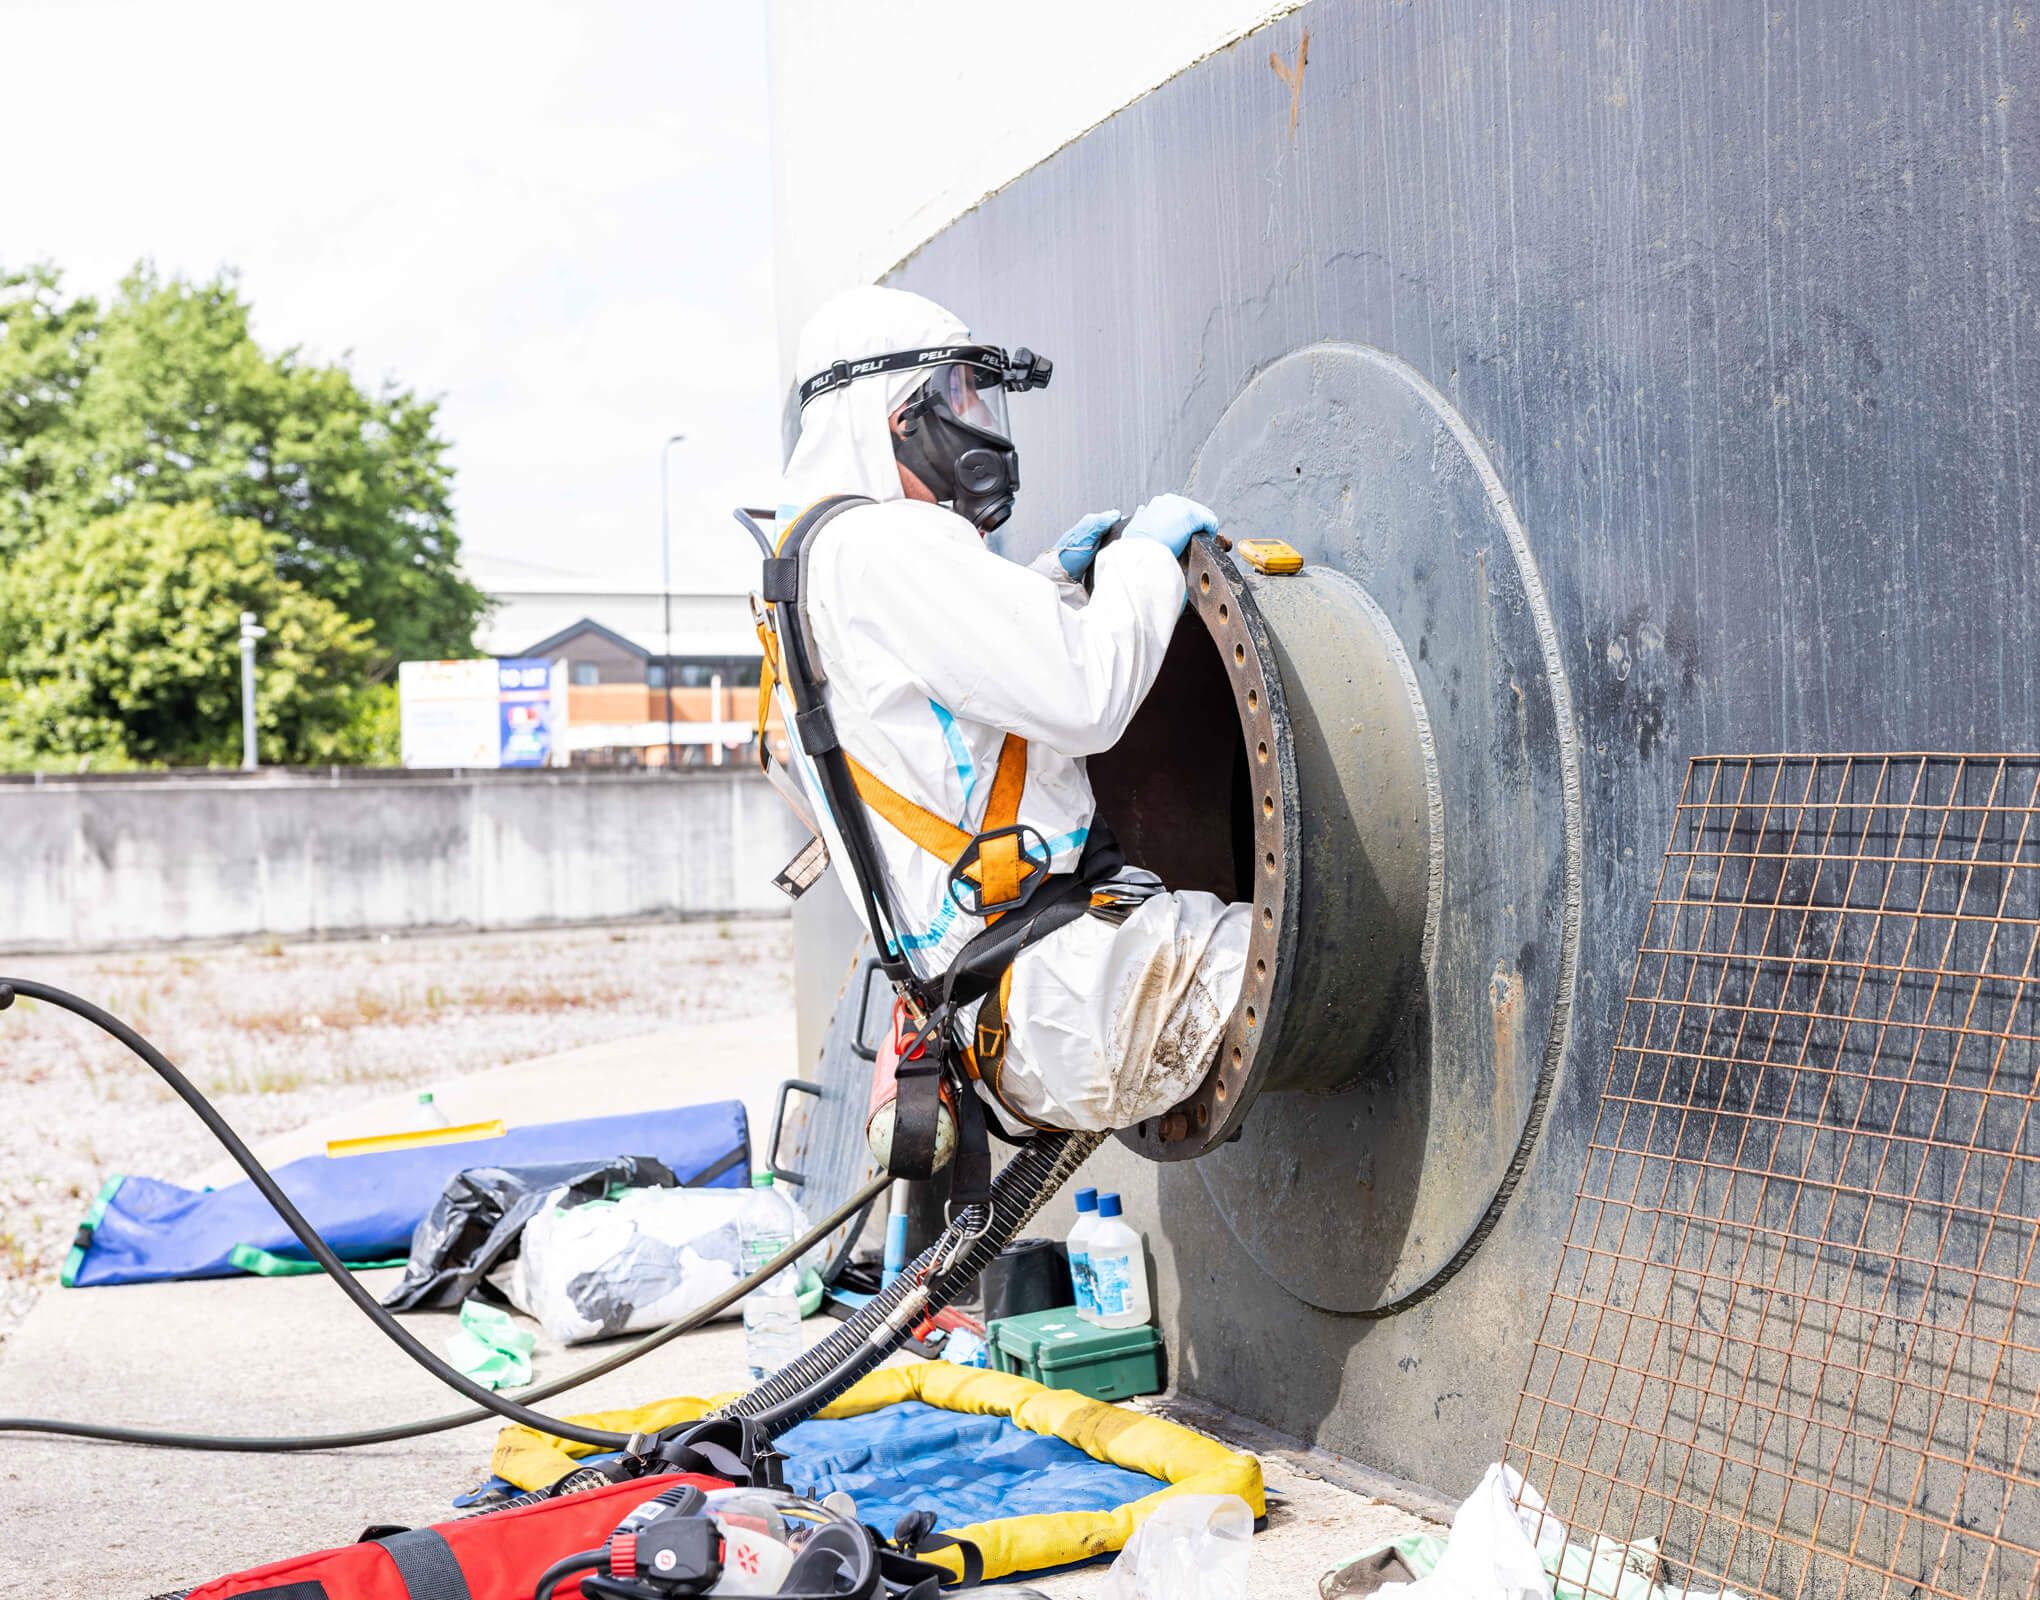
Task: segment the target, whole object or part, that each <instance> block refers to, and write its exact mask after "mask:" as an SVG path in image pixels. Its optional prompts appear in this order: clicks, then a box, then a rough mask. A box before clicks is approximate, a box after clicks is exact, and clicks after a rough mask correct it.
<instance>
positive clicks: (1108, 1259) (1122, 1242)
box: [1078, 1194, 1154, 1328]
mask: <svg viewBox="0 0 2040 1600" xmlns="http://www.w3.org/2000/svg"><path fill="white" fill-rule="evenodd" d="M1119 1209H1120V1207H1119V1196H1118V1195H1116V1194H1105V1195H1100V1196H1099V1197H1098V1221H1097V1224H1096V1226H1095V1227H1094V1228H1093V1229H1092V1231H1091V1235H1090V1237H1089V1238H1088V1239H1086V1240H1085V1242H1084V1250H1085V1264H1086V1266H1087V1267H1088V1268H1089V1277H1090V1279H1091V1296H1092V1303H1091V1306H1090V1307H1089V1308H1088V1309H1086V1308H1084V1307H1081V1306H1080V1307H1079V1308H1078V1315H1079V1316H1081V1317H1083V1318H1084V1319H1085V1320H1086V1321H1089V1322H1095V1323H1096V1324H1097V1325H1098V1326H1099V1327H1101V1328H1138V1327H1140V1326H1141V1325H1142V1324H1143V1323H1145V1322H1146V1321H1147V1320H1148V1319H1149V1317H1151V1316H1152V1315H1153V1313H1154V1307H1153V1306H1152V1305H1150V1304H1149V1302H1148V1277H1147V1246H1146V1245H1144V1244H1143V1243H1142V1242H1141V1237H1140V1235H1139V1234H1137V1233H1135V1232H1134V1231H1133V1229H1132V1228H1130V1227H1128V1226H1127V1225H1126V1224H1125V1223H1124V1222H1122V1221H1121V1220H1120V1216H1119Z"/></svg>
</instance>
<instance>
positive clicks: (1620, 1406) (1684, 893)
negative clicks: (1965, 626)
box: [1508, 755, 2040, 1600]
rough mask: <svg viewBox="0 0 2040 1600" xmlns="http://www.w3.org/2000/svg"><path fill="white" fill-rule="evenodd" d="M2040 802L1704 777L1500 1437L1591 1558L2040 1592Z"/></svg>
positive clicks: (1890, 762) (1746, 764) (1973, 776)
mask: <svg viewBox="0 0 2040 1600" xmlns="http://www.w3.org/2000/svg"><path fill="white" fill-rule="evenodd" d="M2036 804H2040V758H2035V757H1995V756H1992V757H1982V756H1931V755H1910V756H1826V757H1797V756H1790V757H1737V758H1708V759H1703V760H1699V761H1696V762H1694V763H1693V765H1692V767H1691V768H1690V770H1689V772H1688V774H1687V780H1686V787H1685V791H1684V793H1683V795H1682V797H1681V799H1680V803H1679V808H1678V813H1677V818H1676V821H1675V823H1674V827H1673V835H1672V840H1671V844H1670V847H1669V848H1668V850H1667V852H1666V856H1665V863H1664V869H1663V873H1662V876H1661V878H1660V881H1659V886H1658V890H1657V894H1656V896H1655V899H1654V901H1653V904H1652V910H1651V916H1650V921H1649V925H1648V931H1647V932H1646V934H1645V936H1644V939H1643V943H1642V947H1641V949H1640V951H1639V954H1638V959H1637V964H1636V969H1635V974H1634V978H1633V980H1632V984H1631V991H1630V996H1629V1000H1628V1004H1627V1006H1626V1009H1625V1012H1624V1016H1623V1023H1622V1030H1621V1034H1620V1036H1619V1039H1618V1042H1617V1045H1616V1048H1615V1053H1614V1063H1613V1067H1612V1069H1611V1071H1610V1074H1609V1078H1608V1083H1607V1087H1606V1091H1605V1093H1604V1094H1603V1096H1602V1100H1601V1105H1600V1111H1599V1115H1598V1118H1597V1121H1596V1127H1595V1131H1594V1135H1593V1139H1592V1142H1591V1146H1590V1149H1589V1153H1588V1160H1587V1167H1586V1171H1585V1174H1584V1176H1583V1178H1582V1181H1581V1185H1580V1192H1579V1196H1578V1199H1577V1200H1576V1202H1575V1204H1574V1210H1573V1217H1572V1222H1571V1225H1570V1229H1569V1233H1568V1237H1567V1240H1566V1245H1565V1250H1564V1254H1563V1256H1562V1258H1561V1262H1560V1266H1559V1272H1558V1281H1557V1283H1556V1285H1555V1287H1554V1289H1553V1291H1552V1296H1551V1301H1550V1303H1549V1305H1548V1306H1547V1307H1546V1310H1545V1316H1544V1322H1543V1326H1542V1328H1541V1330H1540V1331H1539V1334H1538V1337H1537V1342H1536V1346H1535V1350H1534V1353H1533V1356H1532V1360H1531V1366H1530V1372H1529V1375H1528V1377H1527V1379H1526V1380H1525V1385H1524V1392H1523V1398H1522V1400H1521V1402H1520V1404H1519V1407H1518V1410H1517V1415H1516V1420H1515V1423H1514V1425H1513V1427H1512V1429H1511V1437H1510V1443H1509V1447H1508V1459H1509V1461H1510V1463H1511V1464H1512V1465H1513V1466H1515V1467H1516V1468H1517V1469H1518V1470H1519V1471H1521V1472H1522V1473H1523V1474H1524V1476H1525V1477H1526V1478H1527V1479H1528V1480H1529V1482H1530V1484H1531V1485H1532V1486H1533V1487H1535V1488H1536V1489H1538V1490H1539V1491H1540V1492H1541V1493H1542V1494H1543V1495H1544V1496H1545V1497H1546V1501H1547V1504H1548V1506H1549V1509H1550V1512H1551V1513H1552V1514H1553V1515H1555V1516H1557V1517H1559V1518H1560V1519H1562V1520H1563V1521H1564V1522H1565V1523H1566V1524H1567V1526H1568V1527H1569V1528H1570V1529H1571V1530H1572V1536H1573V1539H1574V1541H1575V1543H1584V1542H1586V1541H1587V1540H1588V1539H1589V1538H1591V1536H1592V1535H1594V1534H1596V1533H1599V1534H1601V1535H1603V1536H1604V1537H1607V1538H1610V1539H1615V1540H1621V1541H1625V1542H1626V1541H1633V1540H1644V1539H1649V1540H1654V1541H1656V1543H1657V1545H1658V1547H1659V1550H1660V1551H1661V1552H1662V1556H1663V1565H1662V1567H1661V1568H1660V1569H1659V1571H1658V1576H1659V1577H1660V1578H1662V1579H1663V1580H1664V1581H1666V1582H1668V1583H1671V1584H1674V1585H1679V1584H1684V1585H1690V1586H1692V1587H1694V1588H1696V1589H1701V1590H1711V1589H1716V1588H1721V1587H1730V1588H1733V1589H1735V1590H1738V1591H1740V1592H1741V1593H1743V1594H1746V1595H1768V1596H1776V1597H1778V1600H1788V1597H1789V1600H1814V1597H1819V1600H1829V1597H1832V1596H1848V1597H1852V1600H1853V1597H1857V1596H1863V1597H1868V1596H1880V1597H1881V1596H1893V1597H1897V1596H1906V1597H1913V1596H1921V1597H1925V1596H1948V1597H1951V1600H1954V1597H1961V1600H1968V1597H1971V1596H1992V1597H2005V1600H2012V1597H2018V1600H2034V1597H2035V1596H2036V1592H2040V1440H2036V1439H2035V1438H2034V1421H2035V1416H2036V1411H2040V1281H2036V1267H2040V1263H2036V1261H2035V1258H2034V1251H2035V1246H2036V1242H2040V1128H2036V1126H2035V1115H2034V1111H2035V1092H2036V1091H2035V1071H2036V1067H2040V967H2036V944H2040V814H2036ZM1613 1588H1614V1584H1613V1583H1604V1582H1601V1581H1597V1582H1596V1583H1594V1584H1592V1585H1590V1591H1591V1592H1605V1591H1606V1590H1611V1589H1613Z"/></svg>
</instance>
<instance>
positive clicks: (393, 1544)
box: [373, 1528, 474, 1600]
mask: <svg viewBox="0 0 2040 1600" xmlns="http://www.w3.org/2000/svg"><path fill="white" fill-rule="evenodd" d="M373 1542H374V1543H376V1544H379V1545H381V1546H382V1547H383V1548H384V1549H385V1550H387V1551H388V1552H389V1554H390V1559H391V1560H392V1561H394V1562H395V1563H396V1564H397V1576H398V1577H400V1578H402V1579H403V1580H404V1591H405V1593H407V1594H408V1595H410V1597H411V1600H474V1597H473V1595H472V1594H470V1593H469V1590H468V1583H467V1575H466V1574H465V1573H464V1572H462V1571H461V1570H460V1561H459V1558H458V1557H456V1556H455V1555H454V1553H453V1546H452V1545H450V1544H448V1543H447V1542H446V1537H445V1535H443V1534H441V1533H440V1532H439V1531H438V1530H437V1529H434V1528H412V1529H410V1530H409V1531H408V1532H405V1533H391V1534H385V1535H384V1536H383V1537H382V1538H380V1539H377V1540H375V1541H373Z"/></svg>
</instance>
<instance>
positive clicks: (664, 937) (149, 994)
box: [0, 918, 793, 1341]
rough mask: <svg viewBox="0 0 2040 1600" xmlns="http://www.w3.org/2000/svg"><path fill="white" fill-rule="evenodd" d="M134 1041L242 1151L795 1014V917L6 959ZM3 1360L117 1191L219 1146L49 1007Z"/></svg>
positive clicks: (11, 1085)
mask: <svg viewBox="0 0 2040 1600" xmlns="http://www.w3.org/2000/svg"><path fill="white" fill-rule="evenodd" d="M0 972H4V973H5V974H7V975H9V976H14V977H23V978H39V979H41V980H42V981H44V982H46V983H53V984H58V985H61V986H62V987H64V988H66V989H70V990H72V991H74V992H75V993H78V994H80V995H83V996H84V997H85V998H86V999H88V1000H92V1001H94V1002H96V1003H98V1004H99V1005H102V1006H104V1007H105V1008H106V1009H107V1010H109V1011H111V1012H112V1013H113V1014H114V1015H115V1016H118V1017H121V1018H123V1019H124V1020H126V1021H128V1022H130V1023H132V1024H133V1025H134V1026H135V1027H136V1028H138V1029H139V1030H140V1031H141V1032H142V1033H143V1034H145V1035H146V1036H147V1037H148V1038H149V1039H150V1040H152V1041H153V1042H154V1043H155V1044H156V1045H157V1046H159V1047H160V1048H161V1049H162V1050H163V1052H164V1053H165V1054H166V1055H168V1056H169V1057H170V1059H171V1060H172V1061H174V1062H176V1063H177V1064H178V1066H180V1067H181V1068H182V1069H183V1070H184V1072H185V1073H186V1075H187V1076H189V1077H190V1078H191V1080H192V1081H193V1082H194V1083H196V1084H197V1085H198V1087H199V1088H200V1089H202V1090H204V1091H205V1093H206V1094H207V1095H209V1096H211V1097H212V1098H213V1099H214V1100H215V1101H216V1102H217V1103H218V1105H219V1107H220V1109H221V1111H222V1112H224V1113H225V1115H226V1117H227V1120H228V1121H229V1122H231V1123H232V1124H233V1125H234V1126H235V1128H237V1129H238V1130H239V1131H240V1132H241V1133H242V1134H243V1135H246V1136H250V1137H255V1136H263V1135H268V1134H274V1133H281V1132H284V1131H286V1130H287V1129H290V1128H294V1127H296V1126H298V1125H299V1124H301V1123H304V1122H308V1121H310V1120H311V1119H312V1118H314V1117H318V1116H324V1115H326V1114H328V1113H330V1112H334V1111H339V1110H343V1109H345V1108H346V1107H347V1106H348V1105H350V1104H354V1103H357V1102H360V1101H365V1100H369V1099H372V1098H374V1097H375V1096H377V1095H379V1094H388V1093H389V1092H390V1091H391V1090H393V1089H401V1088H403V1087H405V1086H407V1085H411V1084H430V1083H432V1082H435V1081H437V1080H439V1079H442V1078H447V1077H451V1076H454V1075H455V1074H458V1073H463V1072H470V1071H473V1070H475V1069H477V1068H481V1067H490V1066H496V1065H499V1064H501V1063H503V1062H506V1061H519V1060H524V1059H526V1058H528V1057H531V1056H538V1055H547V1054H550V1053H552V1052H554V1051H558V1050H572V1049H576V1048H578V1047H580V1046H582V1045H588V1044H597V1043H600V1042H602V1041H603V1040H607V1039H616V1038H624V1037H628V1036H630V1035H633V1034H640V1033H650V1032H654V1031H657V1030H659V1029H663V1028H670V1027H674V1026H677V1025H680V1024H685V1023H694V1022H710V1021H716V1020H719V1019H724V1018H730V1017H745V1016H759V1015H764V1014H768V1013H771V1012H774V1011H781V1010H784V1009H785V1008H787V1007H790V1006H791V1005H792V1003H793V930H792V924H791V923H790V922H789V921H787V920H786V919H784V918H773V919H770V920H732V921H711V922H687V923H679V924H657V925H647V924H634V925H631V926H628V927H609V928H576V929H570V930H553V931H547V932H539V933H501V934H462V935H455V936H435V937H429V938H388V937H384V938H381V939H377V940H360V941H348V942H344V943H313V944H283V943H278V942H276V941H267V942H263V943H258V944H243V945H234V946H230V947H226V948H219V949H207V950H187V949H179V950H168V951H164V950H156V951H148V952H140V953H128V954H118V955H92V956H72V957H30V956H0ZM0 1104H4V1105H5V1107H6V1110H7V1114H6V1116H5V1117H4V1118H0V1207H4V1209H0V1341H4V1339H5V1336H6V1334H7V1332H8V1331H9V1330H10V1329H12V1328H13V1327H14V1326H15V1325H16V1324H17V1323H19V1321H20V1320H21V1318H22V1317H23V1316H25V1315H26V1314H27V1313H28V1309H29V1307H31V1306H32V1305H34V1304H35V1301H36V1298H37V1296H38V1295H40V1294H41V1293H42V1291H43V1289H44V1288H45V1287H46V1286H47V1285H49V1284H51V1283H54V1282H55V1281H56V1276H57V1273H58V1271H59V1269H60V1268H61V1267H62V1265H63V1259H64V1254H65V1252H66V1250H67V1249H68V1248H69V1246H70V1240H71V1235H72V1233H73V1232H74V1231H75V1230H76V1228H77V1225H78V1223H79V1221H80V1220H81V1219H82V1217H83V1216H84V1214H85V1209H86V1207H87V1205H89V1204H90V1201H91V1197H92V1195H93V1194H94V1193H95V1192H96V1191H97V1190H98V1188H99V1185H100V1183H101V1182H102V1181H103V1180H104V1179H105V1178H107V1177H108V1176H109V1175H111V1174H113V1173H116V1172H126V1173H143V1174H147V1175H150V1176H153V1177H162V1178H169V1179H171V1180H173V1181H174V1180H177V1179H180V1178H183V1177H186V1176H188V1175H189V1174H191V1173H192V1172H195V1171H197V1170H199V1169H200V1168H202V1167H204V1166H206V1165H207V1164H209V1163H210V1162H212V1161H213V1160H215V1159H216V1158H217V1156H218V1153H219V1147H218V1146H217V1145H216V1144H215V1143H214V1142H213V1140H212V1138H211V1136H210V1135H208V1134H207V1133H206V1131H205V1130H204V1128H203V1127H201V1126H200V1125H199V1122H198V1120H197V1119H196V1118H195V1117H193V1116H192V1115H191V1113H190V1111H189V1110H187V1109H186V1108H185V1107H184V1105H183V1104H182V1103H181V1102H180V1101H178V1100H177V1099H176V1098H175V1097H174V1096H173V1095H172V1094H171V1093H170V1091H169V1090H168V1089H167V1088H165V1087H164V1086H163V1084H162V1082H161V1081H160V1080H159V1079H157V1078H156V1076H155V1075H154V1074H153V1073H151V1072H150V1071H149V1070H148V1069H147V1068H146V1067H144V1066H143V1065H142V1064H141V1063H140V1062H138V1061H136V1060H135V1059H134V1058H133V1057H132V1056H130V1055H129V1054H128V1053H127V1051H126V1050H125V1049H123V1048H122V1047H121V1046H120V1045H118V1044H116V1043H114V1042H113V1041H112V1040H111V1039H108V1038H106V1037H105V1036H104V1035H103V1034H101V1033H99V1032H98V1030H97V1029H94V1028H92V1027H90V1026H89V1025H88V1024H86V1023H85V1022H83V1021H81V1020H80V1019H78V1018H76V1017H73V1016H71V1015H69V1014H68V1013H66V1012H63V1011H59V1010H57V1009H56V1008H55V1007H52V1006H46V1005H37V1004H36V1003H34V1002H33V1001H27V1000H24V1001H20V1002H18V1003H17V1004H16V1005H15V1007H14V1008H13V1009H12V1010H11V1011H10V1012H8V1013H7V1014H6V1015H5V1016H4V1017H0Z"/></svg>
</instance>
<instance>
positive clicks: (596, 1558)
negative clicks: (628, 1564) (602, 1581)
mask: <svg viewBox="0 0 2040 1600" xmlns="http://www.w3.org/2000/svg"><path fill="white" fill-rule="evenodd" d="M608 1554H609V1547H608V1546H607V1545H604V1546H603V1547H602V1548H601V1549H600V1550H580V1551H576V1552H575V1553H574V1554H573V1555H570V1556H561V1557H560V1559H559V1560H557V1561H555V1562H554V1563H553V1564H552V1565H551V1566H549V1567H547V1568H546V1569H545V1571H543V1572H541V1573H540V1574H539V1575H538V1583H537V1586H536V1587H535V1588H533V1589H532V1591H531V1600H552V1596H553V1591H554V1590H555V1589H557V1588H558V1587H559V1586H560V1584H561V1583H562V1582H563V1581H564V1580H565V1579H567V1578H570V1577H572V1576H573V1575H574V1574H575V1573H577V1572H593V1571H594V1570H595V1569H596V1568H597V1567H599V1566H601V1565H602V1563H603V1561H604V1559H605V1558H606V1557H607V1556H608Z"/></svg>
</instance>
